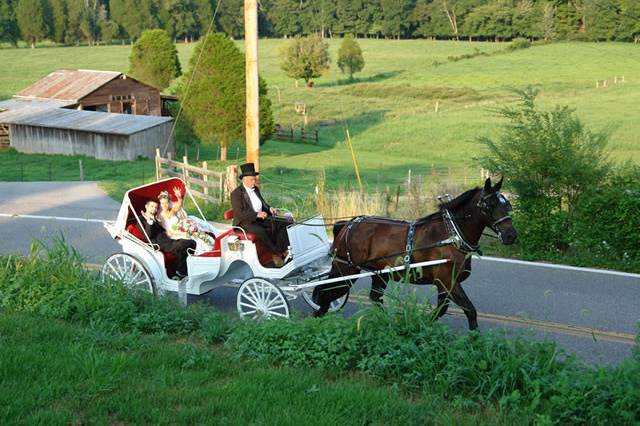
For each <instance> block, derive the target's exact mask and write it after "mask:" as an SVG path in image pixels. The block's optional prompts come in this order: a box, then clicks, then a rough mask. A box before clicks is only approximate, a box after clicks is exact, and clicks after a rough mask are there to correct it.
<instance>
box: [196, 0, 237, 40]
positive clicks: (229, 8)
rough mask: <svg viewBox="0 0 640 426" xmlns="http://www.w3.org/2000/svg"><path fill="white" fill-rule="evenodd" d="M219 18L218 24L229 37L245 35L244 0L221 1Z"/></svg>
mask: <svg viewBox="0 0 640 426" xmlns="http://www.w3.org/2000/svg"><path fill="white" fill-rule="evenodd" d="M217 20H218V26H219V27H220V28H221V29H222V31H223V32H224V33H225V34H226V35H228V36H229V37H233V38H241V37H243V36H244V0H225V2H223V3H220V9H219V10H218V17H217ZM205 31H206V29H205Z"/></svg>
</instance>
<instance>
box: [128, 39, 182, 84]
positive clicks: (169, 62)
mask: <svg viewBox="0 0 640 426" xmlns="http://www.w3.org/2000/svg"><path fill="white" fill-rule="evenodd" d="M129 74H130V75H131V76H132V77H133V78H136V79H138V80H140V81H142V82H144V83H146V84H149V85H151V86H153V87H156V88H158V89H160V90H162V89H165V88H167V87H168V86H169V84H170V83H171V80H173V79H174V78H176V77H178V76H179V75H180V61H179V60H178V52H177V50H176V47H175V46H174V44H173V43H172V41H171V39H170V38H169V34H167V32H166V31H165V30H146V31H144V32H143V33H142V35H141V36H140V38H139V39H138V40H137V41H136V42H135V43H134V44H133V47H132V48H131V55H130V56H129Z"/></svg>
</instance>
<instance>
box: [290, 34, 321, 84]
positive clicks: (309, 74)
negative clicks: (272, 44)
mask: <svg viewBox="0 0 640 426" xmlns="http://www.w3.org/2000/svg"><path fill="white" fill-rule="evenodd" d="M330 64H331V58H330V57H329V44H328V43H327V42H326V41H324V40H323V39H322V38H320V36H318V35H313V36H309V37H296V38H294V39H292V40H291V41H289V42H288V43H286V44H284V45H283V46H282V49H281V50H280V68H282V70H283V71H284V72H285V73H286V74H287V75H288V76H289V77H291V78H295V79H299V78H301V79H303V80H304V81H305V83H306V85H307V87H313V79H314V78H318V77H320V76H322V75H323V74H324V73H326V72H327V71H328V70H329V66H330Z"/></svg>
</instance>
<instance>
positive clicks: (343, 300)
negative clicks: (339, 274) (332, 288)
mask: <svg viewBox="0 0 640 426" xmlns="http://www.w3.org/2000/svg"><path fill="white" fill-rule="evenodd" d="M336 285H340V284H338V283H336ZM344 285H346V284H344ZM350 292H351V289H350V288H349V289H348V290H347V294H345V295H344V296H342V297H339V298H337V299H336V300H334V301H333V302H331V304H330V305H329V312H337V311H339V310H340V309H342V308H344V305H346V304H347V301H348V300H349V294H350ZM312 295H313V287H311V288H305V289H304V290H302V298H303V299H304V301H305V302H307V305H309V306H311V308H313V310H314V311H317V310H318V309H320V305H318V304H316V303H315V302H314V301H313V298H312Z"/></svg>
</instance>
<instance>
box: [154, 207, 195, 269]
mask: <svg viewBox="0 0 640 426" xmlns="http://www.w3.org/2000/svg"><path fill="white" fill-rule="evenodd" d="M144 210H145V211H143V212H142V226H143V227H144V231H145V232H146V233H147V235H148V236H149V239H150V240H151V242H152V243H154V244H157V245H158V246H159V247H160V250H162V251H164V252H167V253H173V254H174V255H175V256H176V275H178V277H180V278H184V277H186V276H187V254H188V253H187V250H188V249H192V250H195V249H196V242H195V241H193V240H186V239H178V240H173V239H171V238H170V237H169V235H167V233H166V231H165V229H164V228H163V227H162V225H160V223H159V222H158V221H157V220H156V213H158V202H157V201H153V200H151V201H147V203H146V204H145V205H144Z"/></svg>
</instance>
